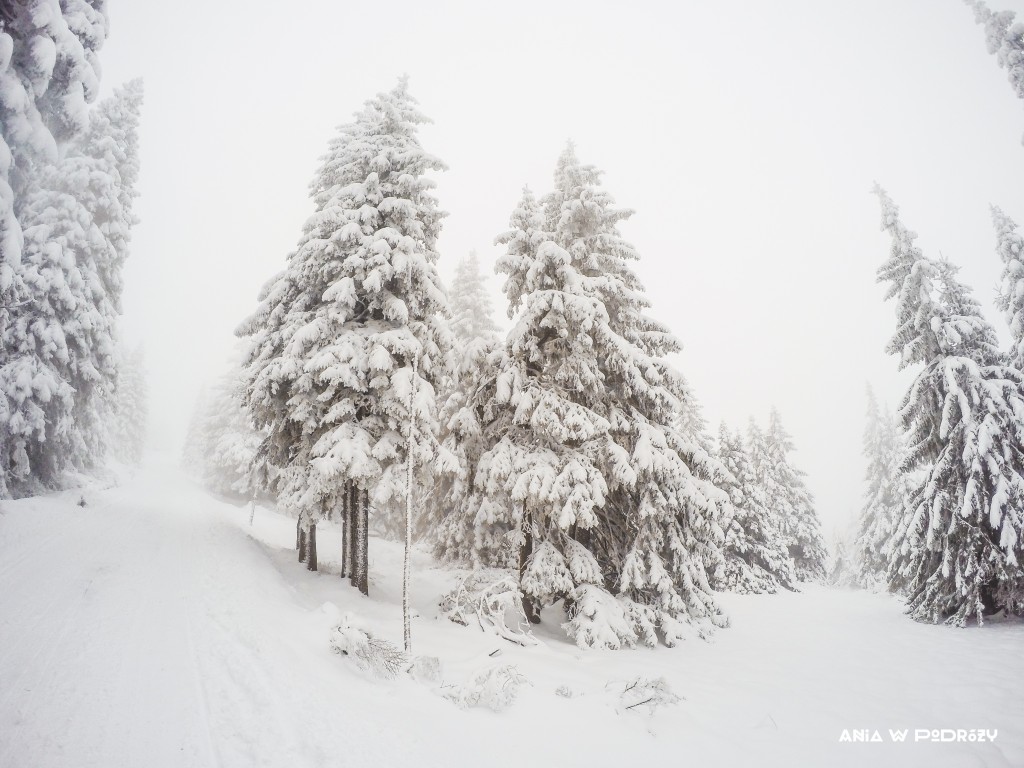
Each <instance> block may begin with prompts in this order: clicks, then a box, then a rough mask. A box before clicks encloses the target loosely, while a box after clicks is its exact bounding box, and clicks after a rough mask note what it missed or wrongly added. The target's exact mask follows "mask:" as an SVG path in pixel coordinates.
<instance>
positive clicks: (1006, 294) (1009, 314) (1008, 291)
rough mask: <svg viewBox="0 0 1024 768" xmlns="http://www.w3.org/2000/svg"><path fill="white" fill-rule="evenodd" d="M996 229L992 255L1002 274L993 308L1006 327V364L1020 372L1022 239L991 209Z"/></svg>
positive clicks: (1023, 356)
mask: <svg viewBox="0 0 1024 768" xmlns="http://www.w3.org/2000/svg"><path fill="white" fill-rule="evenodd" d="M992 223H993V224H994V225H995V229H996V252H997V253H998V254H999V258H1000V259H1002V262H1003V274H1002V279H1001V280H1000V284H999V293H998V295H997V296H996V305H997V306H998V307H999V309H1001V310H1002V311H1003V312H1004V313H1005V315H1006V321H1007V323H1008V324H1009V326H1010V339H1011V343H1010V354H1009V359H1008V362H1009V363H1010V365H1013V366H1015V367H1016V368H1017V370H1018V371H1024V238H1022V237H1021V236H1020V234H1018V232H1017V225H1016V224H1015V223H1014V221H1013V219H1011V218H1010V217H1009V216H1007V215H1006V214H1005V213H1003V212H1002V210H1000V209H999V208H995V207H993V208H992Z"/></svg>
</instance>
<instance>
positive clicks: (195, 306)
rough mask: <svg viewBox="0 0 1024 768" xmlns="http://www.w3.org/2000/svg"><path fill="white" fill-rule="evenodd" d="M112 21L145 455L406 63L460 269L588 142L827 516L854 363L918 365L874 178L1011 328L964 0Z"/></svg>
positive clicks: (703, 388) (832, 515)
mask: <svg viewBox="0 0 1024 768" xmlns="http://www.w3.org/2000/svg"><path fill="white" fill-rule="evenodd" d="M993 7H994V8H999V9H1002V8H1010V9H1012V10H1015V11H1017V12H1018V14H1020V13H1022V12H1024V2H1021V0H996V2H995V3H994V5H993ZM110 14H111V18H112V23H111V36H110V38H109V40H108V42H107V44H106V46H105V48H104V50H103V52H102V55H101V60H102V64H103V70H104V71H103V82H104V88H105V91H107V92H109V90H110V89H111V88H112V87H113V86H115V85H116V84H119V83H121V82H123V81H125V80H127V79H129V78H131V77H134V76H142V77H144V78H145V81H146V103H145V106H144V112H143V123H142V130H141V141H142V177H141V183H140V190H141V195H142V197H141V199H140V201H139V204H138V208H137V210H138V212H139V214H140V216H141V218H142V223H141V224H140V225H139V226H138V227H137V229H136V231H135V236H134V243H133V253H132V257H131V259H130V261H129V263H128V266H127V270H126V285H127V288H126V296H125V307H126V312H125V318H124V325H123V328H124V335H125V337H126V339H127V341H128V342H129V343H137V342H139V341H144V342H145V345H146V351H147V359H148V367H149V372H150V387H151V389H150V391H151V425H150V429H151V442H152V444H153V446H154V447H156V448H159V449H163V450H168V451H178V450H179V448H180V444H181V441H182V439H183V436H184V432H185V427H186V425H187V422H188V419H189V416H190V414H191V411H192V407H193V404H194V401H195V397H196V395H197V393H198V390H199V387H200V385H201V383H202V382H203V381H208V380H212V379H213V378H215V377H216V376H217V375H219V374H220V373H221V372H222V371H223V370H224V369H225V367H226V365H227V359H228V357H229V355H230V352H231V349H232V345H233V336H232V332H233V330H234V328H235V326H236V325H237V323H238V322H239V321H240V320H241V319H242V318H243V317H244V316H246V315H247V314H248V313H249V312H250V311H251V310H252V309H253V308H254V306H255V300H256V294H257V292H258V290H259V288H260V286H261V285H262V284H263V283H264V282H265V281H266V280H267V279H268V278H270V277H271V276H272V275H273V274H274V273H275V272H276V271H277V270H279V269H280V268H281V267H282V265H283V264H284V258H285V255H286V254H287V253H288V252H289V251H290V250H291V249H292V248H293V247H294V245H295V243H296V241H297V240H298V237H299V234H300V227H301V226H302V223H303V221H304V220H305V218H306V217H307V215H308V214H309V213H310V212H311V205H310V203H309V200H308V198H307V195H306V187H307V184H308V182H309V180H310V179H311V177H312V174H313V171H314V169H315V168H316V165H317V158H318V157H319V156H320V154H321V153H322V152H323V151H324V149H325V148H326V145H327V141H328V139H329V138H330V137H331V136H332V135H333V133H334V127H335V126H336V125H337V124H339V123H342V122H347V121H348V120H349V119H350V118H351V116H352V113H353V112H354V111H355V110H357V109H358V108H359V107H360V106H361V105H362V102H363V101H364V100H365V99H367V98H369V97H370V96H372V95H373V94H374V93H376V92H377V91H381V90H386V89H389V88H391V87H392V85H393V84H394V82H395V79H396V77H398V76H399V75H401V74H403V73H408V74H409V75H410V88H411V90H412V92H413V93H414V94H415V95H416V97H417V98H418V99H419V100H420V103H421V107H422V109H423V111H424V112H425V113H426V114H427V115H429V116H430V117H431V118H433V120H434V121H435V122H434V124H433V125H431V126H427V127H426V128H425V129H424V130H423V131H422V134H421V135H422V140H423V144H424V146H425V147H426V149H427V150H428V151H430V152H433V153H434V154H436V155H438V156H439V157H440V158H442V159H443V160H444V161H445V162H446V163H448V165H449V168H450V170H449V171H448V172H447V173H444V174H441V175H440V176H439V177H438V196H439V198H440V201H441V204H442V206H443V207H444V208H445V209H446V210H448V211H449V212H450V213H451V216H450V217H449V218H448V219H447V222H446V224H445V226H444V233H443V236H442V238H441V242H440V250H441V253H442V254H443V263H442V265H441V270H442V274H444V275H445V277H446V279H448V280H449V281H450V279H451V276H452V274H453V271H454V265H455V263H456V262H457V261H458V260H459V259H461V258H462V257H464V256H465V255H466V254H467V253H468V252H469V251H470V250H471V249H474V248H475V249H477V250H478V251H479V253H480V258H481V263H482V266H483V267H484V268H485V269H487V270H490V268H491V265H492V264H493V261H494V258H495V257H496V256H497V254H498V253H499V249H498V248H496V247H495V246H493V245H492V242H493V239H494V237H495V235H496V234H498V233H499V232H501V231H503V230H504V229H505V228H506V225H507V222H508V216H509V213H510V212H511V210H512V207H513V205H514V204H515V202H516V201H517V200H518V198H519V194H520V189H521V187H522V186H523V184H529V185H530V186H531V187H533V189H534V190H535V191H536V192H537V193H538V194H543V192H545V191H546V190H547V189H548V187H549V185H550V183H551V174H552V171H553V169H554V164H555V160H556V158H557V156H558V154H559V152H560V150H561V149H562V147H563V145H564V143H565V141H566V140H567V139H569V138H571V139H572V140H574V141H575V142H576V145H577V150H578V154H579V156H580V157H581V158H582V159H583V160H584V161H585V162H591V163H594V164H595V165H597V166H598V167H599V168H601V169H603V170H604V171H605V172H606V176H605V182H606V185H607V188H608V189H609V191H610V192H611V193H612V194H613V195H614V196H615V198H616V200H617V202H618V203H619V204H620V205H624V206H627V207H630V208H633V209H635V210H636V212H637V213H636V215H635V216H634V218H633V219H632V220H631V221H629V222H628V223H627V224H626V225H625V226H624V227H623V231H624V233H625V235H626V236H627V237H628V238H629V239H630V240H632V241H633V242H634V243H635V244H636V246H637V247H638V249H639V251H640V253H641V254H642V257H643V260H642V261H641V263H640V264H639V265H638V267H637V271H638V273H639V275H640V276H641V278H642V279H643V280H644V282H645V284H646V285H647V288H648V291H649V295H650V298H651V300H652V301H653V305H654V307H653V314H654V316H655V317H657V318H658V319H660V320H662V321H664V322H666V323H667V324H668V325H669V326H670V327H671V328H672V329H673V331H674V332H675V333H676V335H677V336H679V337H680V339H681V340H682V342H683V344H684V346H685V349H684V351H683V353H682V354H681V355H680V356H679V359H678V360H677V361H676V362H677V364H678V366H679V368H680V369H681V370H682V371H683V372H684V373H685V374H686V375H687V377H688V378H689V380H690V382H691V383H692V384H693V386H694V387H695V388H696V392H697V394H698V396H699V397H700V399H701V401H702V403H703V405H704V407H705V412H706V415H707V417H708V419H709V425H710V426H711V428H712V429H713V430H716V431H717V425H718V422H719V420H721V419H723V418H724V419H726V420H728V421H729V422H730V423H731V424H732V425H734V426H743V427H745V425H746V422H747V419H748V417H749V416H750V415H755V416H757V417H758V418H759V419H761V420H764V419H765V418H767V414H768V411H769V409H770V407H771V406H772V405H773V404H774V405H776V406H777V407H778V408H779V410H780V412H781V414H782V417H783V422H784V424H785V425H786V426H787V428H788V429H789V430H790V431H791V432H792V434H793V436H794V439H795V441H796V445H797V448H798V453H797V454H796V456H795V457H794V461H795V462H796V463H797V464H798V466H800V467H802V468H803V469H805V470H806V471H807V472H808V485H809V487H810V488H811V490H812V491H813V492H814V494H815V496H816V498H817V501H818V509H819V513H820V514H821V516H822V519H823V522H824V526H825V530H826V532H828V531H829V530H831V529H832V528H833V527H835V526H837V525H843V524H845V522H846V520H847V518H848V517H849V516H851V515H852V514H853V513H854V512H855V510H857V509H858V508H859V507H860V504H861V492H862V484H861V478H862V474H863V461H862V459H861V456H860V448H861V432H862V429H863V424H864V410H865V396H864V388H865V384H866V383H867V382H868V381H870V382H871V383H872V384H874V385H875V386H876V389H877V390H878V393H879V396H880V398H881V399H883V400H887V401H889V402H890V404H892V405H893V406H896V405H898V402H899V399H900V397H901V396H902V393H903V390H904V389H905V385H906V384H907V383H908V381H909V377H908V376H907V375H906V374H903V375H900V374H898V373H897V371H896V361H895V359H893V358H889V357H887V356H886V355H885V354H884V352H883V347H884V345H885V343H886V341H887V339H888V337H889V334H890V333H891V332H892V330H893V326H894V318H893V308H892V306H891V305H883V304H882V303H881V297H882V288H881V286H878V285H876V284H875V282H874V272H875V269H876V267H877V266H878V265H879V264H880V263H881V262H882V260H883V259H884V258H885V256H886V254H887V253H888V248H889V240H888V238H887V237H886V236H884V235H883V234H882V233H881V232H879V228H878V221H879V214H878V203H877V199H876V198H875V197H874V196H872V195H870V194H869V190H870V187H871V184H872V182H873V181H875V180H877V181H879V182H880V183H881V184H882V185H883V186H884V187H886V188H887V189H888V190H889V192H890V193H891V194H892V195H893V197H894V198H895V200H896V202H897V203H898V204H899V205H900V206H901V208H902V213H903V218H904V220H905V222H906V223H907V224H908V226H910V227H911V228H912V229H914V230H915V231H917V232H919V233H920V235H921V238H920V241H919V242H920V243H921V244H922V246H923V247H924V248H925V251H926V253H928V254H929V255H932V256H937V255H939V254H940V253H941V254H942V255H944V256H946V257H947V258H949V259H950V260H952V261H953V262H955V263H956V264H958V265H960V266H961V267H962V268H963V271H962V273H961V276H962V278H963V279H964V280H965V281H966V282H967V283H968V284H970V285H972V286H973V287H974V288H975V291H976V295H977V296H978V298H980V299H981V300H982V302H983V305H984V307H985V310H986V312H987V314H988V317H989V319H990V320H991V321H992V322H993V323H994V324H995V325H996V326H997V328H998V329H999V332H1000V334H1001V335H1002V336H1003V338H1005V336H1006V329H1005V323H1004V322H1003V320H1002V317H1001V316H999V315H997V314H996V312H995V310H994V308H993V302H992V299H993V296H994V286H995V285H996V281H997V278H998V274H999V271H1000V263H999V260H998V258H997V256H996V255H995V253H994V247H993V245H994V235H993V232H992V228H991V224H990V220H989V212H988V205H989V203H994V204H997V205H1000V206H1002V207H1003V208H1004V210H1006V211H1007V212H1008V213H1009V214H1010V215H1011V216H1013V217H1014V218H1016V219H1017V220H1018V221H1019V222H1021V223H1024V200H1022V199H1021V196H1020V180H1021V178H1024V148H1022V147H1021V136H1022V134H1024V109H1022V105H1021V103H1020V101H1018V100H1017V99H1016V98H1015V97H1014V95H1013V93H1012V92H1011V90H1010V88H1009V86H1008V84H1007V82H1006V78H1005V74H1004V73H1003V72H1002V71H1001V70H999V69H998V68H997V66H996V62H995V59H994V57H992V56H990V55H989V54H988V53H987V52H986V50H985V43H984V35H983V32H982V30H981V28H979V27H977V26H976V25H975V24H974V21H973V15H972V12H971V10H970V9H968V8H967V7H966V6H964V5H963V3H962V2H960V0H856V1H854V0H842V1H840V0H836V1H835V2H830V3H821V2H813V1H812V0H804V1H797V0H787V1H786V2H778V3H764V2H760V1H759V0H747V1H745V2H732V3H728V4H725V3H697V2H684V3H679V4H675V5H670V4H668V3H660V2H659V3H645V4H640V5H638V6H631V7H629V8H627V7H626V6H624V5H623V4H621V3H611V2H562V3H558V4H549V3H542V2H517V3H514V4H513V3H503V4H484V3H472V2H465V3H428V4H423V3H414V2H396V3H392V4H389V5H388V6H387V9H386V12H385V11H382V9H381V7H380V6H375V5H373V4H365V3H363V4H356V3H336V2H332V1H331V0H300V1H299V2H295V3H289V4H287V5H286V6H282V5H281V4H279V3H271V2H268V1H267V0H260V1H259V2H255V1H254V0H219V2H217V3H208V2H202V1H200V0H183V1H182V2H175V3H148V2H147V3H142V2H134V1H133V2H129V1H128V0H117V1H116V2H112V3H111V8H110ZM490 283H491V286H492V288H493V293H494V301H495V309H496V315H497V316H498V319H499V321H502V322H503V323H504V324H506V325H507V321H506V320H505V318H504V306H505V303H504V299H503V296H502V294H501V292H500V288H501V283H500V280H499V279H498V278H497V277H492V278H491V280H490Z"/></svg>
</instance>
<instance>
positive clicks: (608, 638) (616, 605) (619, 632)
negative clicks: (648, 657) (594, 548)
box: [562, 584, 637, 650]
mask: <svg viewBox="0 0 1024 768" xmlns="http://www.w3.org/2000/svg"><path fill="white" fill-rule="evenodd" d="M571 604H572V608H571V609H570V611H569V621H568V622H566V623H565V624H563V625H562V628H563V629H565V631H566V633H567V634H568V635H569V637H571V638H572V639H573V640H575V641H576V645H578V646H579V647H580V648H610V649H612V650H617V649H619V648H621V647H622V646H626V647H628V648H632V647H634V646H635V645H636V641H637V634H636V631H635V630H634V628H633V621H631V618H632V617H631V616H630V610H629V606H627V605H626V604H625V603H623V601H621V600H619V599H617V598H615V597H614V596H612V595H611V594H609V593H608V592H606V591H605V590H603V589H601V587H599V586H597V585H595V584H580V586H578V587H576V589H574V590H573V591H572V594H571Z"/></svg>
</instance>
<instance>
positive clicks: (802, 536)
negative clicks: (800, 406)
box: [750, 408, 828, 581]
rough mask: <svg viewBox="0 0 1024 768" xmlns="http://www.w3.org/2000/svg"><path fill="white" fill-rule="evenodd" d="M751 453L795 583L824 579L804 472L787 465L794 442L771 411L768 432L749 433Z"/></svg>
mask: <svg viewBox="0 0 1024 768" xmlns="http://www.w3.org/2000/svg"><path fill="white" fill-rule="evenodd" d="M750 434H751V453H752V455H753V457H754V462H755V466H756V467H757V470H756V471H757V473H758V477H759V478H760V480H761V483H762V487H763V488H764V491H765V494H766V497H767V503H768V506H769V507H770V508H771V509H772V510H773V511H774V513H775V514H776V515H777V516H778V519H779V521H780V525H781V529H782V535H783V537H784V538H785V540H786V543H787V546H788V547H789V555H790V557H791V558H792V559H793V573H794V574H795V576H796V579H797V581H817V580H820V579H822V578H824V577H825V566H826V561H827V559H828V549H827V548H826V546H825V539H824V538H823V536H822V534H821V521H820V520H819V519H818V514H817V512H815V511H814V499H813V497H812V496H811V494H810V491H808V490H807V486H806V485H804V480H803V478H804V473H803V472H802V471H801V470H799V469H797V468H796V467H794V466H793V465H792V464H790V463H789V453H790V452H791V451H792V450H793V448H794V446H793V441H792V439H791V438H790V436H789V433H788V432H786V430H785V428H784V427H783V426H782V420H781V418H780V417H779V413H778V411H776V410H775V409H774V408H772V411H771V415H770V416H769V418H768V428H767V430H765V431H763V432H761V431H760V430H757V429H752V430H751V433H750Z"/></svg>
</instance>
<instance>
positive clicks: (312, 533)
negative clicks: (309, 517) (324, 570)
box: [306, 523, 317, 571]
mask: <svg viewBox="0 0 1024 768" xmlns="http://www.w3.org/2000/svg"><path fill="white" fill-rule="evenodd" d="M306 567H307V568H308V569H309V570H311V571H315V570H316V569H317V562H316V523H310V524H309V557H308V558H306Z"/></svg>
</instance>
